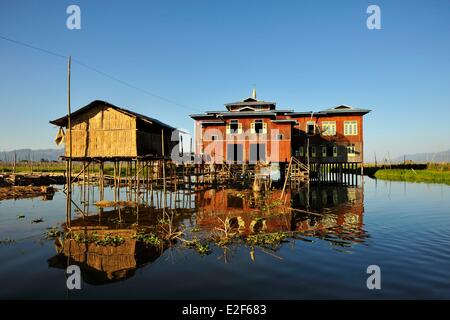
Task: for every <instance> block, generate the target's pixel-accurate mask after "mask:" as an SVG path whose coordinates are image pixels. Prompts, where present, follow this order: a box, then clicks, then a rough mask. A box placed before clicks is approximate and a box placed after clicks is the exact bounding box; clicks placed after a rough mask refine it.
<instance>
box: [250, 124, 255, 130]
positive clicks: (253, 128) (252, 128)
mask: <svg viewBox="0 0 450 320" xmlns="http://www.w3.org/2000/svg"><path fill="white" fill-rule="evenodd" d="M250 133H255V123H254V122H252V123H250Z"/></svg>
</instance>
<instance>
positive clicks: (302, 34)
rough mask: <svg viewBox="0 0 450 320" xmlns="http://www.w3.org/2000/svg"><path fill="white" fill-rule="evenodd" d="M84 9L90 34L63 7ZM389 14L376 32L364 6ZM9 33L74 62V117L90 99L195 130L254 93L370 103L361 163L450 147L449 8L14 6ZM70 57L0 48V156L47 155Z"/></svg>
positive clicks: (1, 25) (0, 8)
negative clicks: (201, 115)
mask: <svg viewBox="0 0 450 320" xmlns="http://www.w3.org/2000/svg"><path fill="white" fill-rule="evenodd" d="M70 4H77V5H79V6H80V8H81V30H68V29H67V28H66V19H67V16H68V15H67V14H66V8H67V6H68V5H70ZM370 4H377V5H379V6H380V8H381V14H382V16H381V23H382V29H381V30H368V29H367V28H366V19H367V17H368V14H367V13H366V9H367V7H368V5H370ZM0 35H2V36H5V37H8V38H12V39H15V40H18V41H23V42H26V43H29V44H31V45H34V46H38V47H42V48H45V49H48V50H51V51H54V52H58V53H61V54H63V55H68V54H71V55H72V56H73V57H74V58H75V59H78V60H80V61H83V62H84V63H86V64H88V65H90V66H92V67H95V68H97V69H99V70H101V71H103V72H106V73H108V74H110V75H113V76H115V77H117V78H119V79H121V80H123V81H126V82H128V83H130V84H132V85H135V86H137V87H139V88H142V89H145V90H147V91H149V92H152V93H155V94H157V95H160V96H163V97H165V98H168V99H171V100H174V101H176V102H178V103H180V104H182V105H185V106H189V107H190V108H192V109H188V108H183V107H180V106H178V105H174V104H171V103H167V102H165V101H162V100H159V99H156V98H154V97H152V96H150V95H147V94H145V93H143V92H141V91H138V90H135V89H132V88H130V87H127V86H125V85H123V84H121V83H118V82H116V81H113V80H111V79H109V78H107V77H104V76H102V75H100V74H98V73H95V72H92V71H91V70H89V69H86V68H84V67H83V66H80V65H78V64H74V65H73V73H72V105H73V109H77V108H78V107H80V106H84V105H86V104H87V103H89V102H90V101H92V100H94V99H103V100H107V101H109V102H111V103H113V104H117V105H120V106H123V107H129V108H132V110H134V111H136V112H140V113H144V114H147V115H149V116H154V117H157V118H159V119H160V120H162V121H165V122H168V123H170V124H172V125H174V126H177V127H184V128H188V129H191V130H192V127H193V122H192V120H191V119H190V118H189V117H188V114H190V113H195V112H201V111H204V110H211V109H222V108H223V103H225V102H230V101H236V100H240V99H242V98H245V97H247V96H249V95H250V93H251V89H252V87H253V85H256V88H257V91H258V97H259V98H261V99H268V100H274V101H276V102H277V104H278V107H279V108H293V109H295V110H298V111H310V110H321V109H324V108H329V107H332V106H336V105H339V104H348V105H352V106H356V107H362V108H370V109H373V112H372V113H370V114H369V115H367V116H366V117H365V138H366V157H367V158H368V159H369V160H370V158H373V154H374V152H376V153H377V157H378V158H381V157H383V156H385V155H386V154H387V152H388V151H389V152H390V155H391V157H395V156H399V155H403V154H404V153H415V152H419V151H421V152H422V151H427V152H433V151H438V150H444V149H449V148H450V139H449V138H450V125H449V120H450V1H447V0H442V1H437V0H435V1H413V0H412V1H256V0H253V1H245V0H239V1H237V0H236V1H229V0H227V1H212V0H209V1H206V0H183V1H181V0H180V1H95V0H91V1H75V0H73V1H61V0H58V1H9V0H2V1H1V2H0ZM66 68H67V67H66V61H65V60H64V59H62V58H58V57H55V56H52V55H48V54H45V53H42V52H39V51H35V50H33V49H29V48H25V47H23V46H19V45H16V44H13V43H10V42H7V41H4V40H0V77H1V80H0V111H1V113H0V114H1V123H0V151H1V150H11V149H17V148H25V147H31V148H49V147H50V148H52V147H55V146H54V143H53V139H54V136H55V134H56V131H57V130H56V129H55V128H54V127H53V126H52V125H50V124H49V123H48V121H49V120H51V119H54V118H57V117H60V116H63V115H64V114H66V101H67V98H66V87H67V84H66Z"/></svg>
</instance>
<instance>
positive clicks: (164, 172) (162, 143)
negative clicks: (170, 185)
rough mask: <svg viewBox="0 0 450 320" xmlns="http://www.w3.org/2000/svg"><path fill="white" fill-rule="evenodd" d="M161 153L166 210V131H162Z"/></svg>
mask: <svg viewBox="0 0 450 320" xmlns="http://www.w3.org/2000/svg"><path fill="white" fill-rule="evenodd" d="M161 153H162V158H163V160H162V171H163V172H162V174H163V190H164V208H165V207H166V206H167V199H166V165H165V162H166V161H165V159H164V158H165V157H164V156H165V154H164V129H161Z"/></svg>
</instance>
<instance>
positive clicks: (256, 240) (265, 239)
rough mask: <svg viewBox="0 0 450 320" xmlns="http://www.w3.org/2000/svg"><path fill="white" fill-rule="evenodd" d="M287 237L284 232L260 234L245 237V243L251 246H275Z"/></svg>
mask: <svg viewBox="0 0 450 320" xmlns="http://www.w3.org/2000/svg"><path fill="white" fill-rule="evenodd" d="M287 237H288V234H287V233H285V232H277V233H261V234H254V235H249V236H247V238H246V239H245V242H246V243H247V244H248V245H251V246H277V245H279V244H280V243H282V242H284V241H285V239H286V238H287Z"/></svg>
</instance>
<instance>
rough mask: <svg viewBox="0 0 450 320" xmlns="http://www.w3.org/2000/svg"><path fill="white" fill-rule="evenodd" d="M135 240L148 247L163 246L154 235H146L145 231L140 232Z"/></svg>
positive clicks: (135, 236)
mask: <svg viewBox="0 0 450 320" xmlns="http://www.w3.org/2000/svg"><path fill="white" fill-rule="evenodd" d="M133 238H134V239H136V241H139V242H142V243H144V244H146V245H148V246H155V247H156V246H160V245H161V239H160V238H158V236H157V235H155V234H153V233H145V231H139V232H137V233H136V234H135V235H134V236H133Z"/></svg>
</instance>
